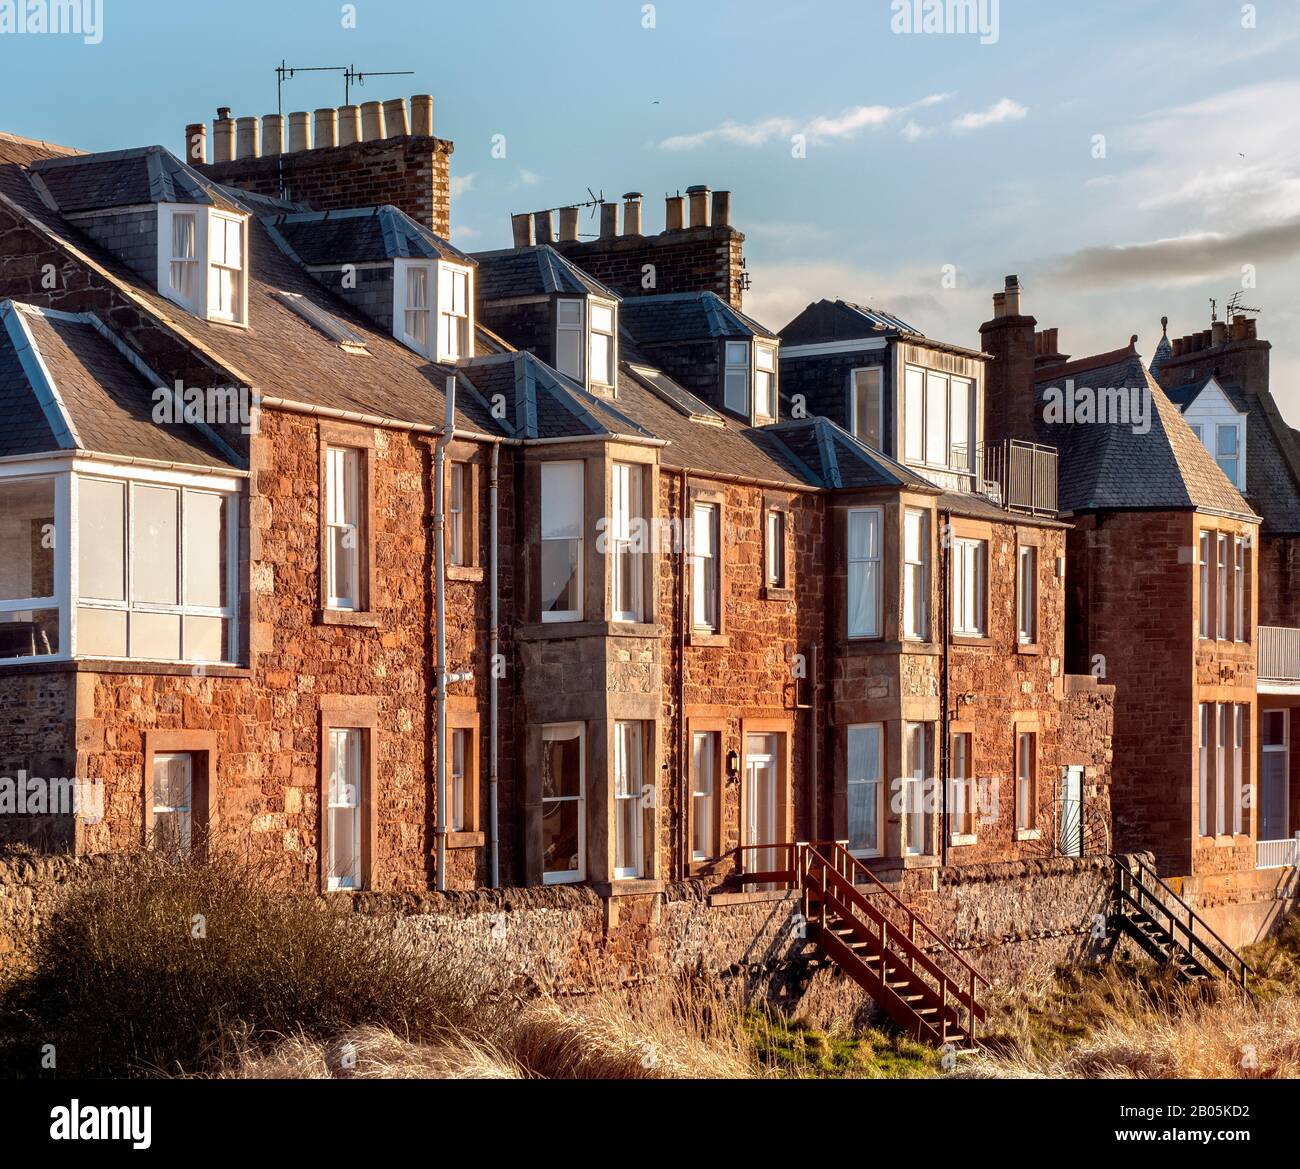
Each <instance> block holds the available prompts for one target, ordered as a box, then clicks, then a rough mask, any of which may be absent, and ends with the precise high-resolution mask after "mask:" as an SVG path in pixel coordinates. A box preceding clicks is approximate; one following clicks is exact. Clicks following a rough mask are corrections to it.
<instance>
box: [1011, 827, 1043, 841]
mask: <svg viewBox="0 0 1300 1169" xmlns="http://www.w3.org/2000/svg"><path fill="white" fill-rule="evenodd" d="M1016 839H1017V840H1042V839H1043V830H1042V829H1041V828H1017V829H1016Z"/></svg>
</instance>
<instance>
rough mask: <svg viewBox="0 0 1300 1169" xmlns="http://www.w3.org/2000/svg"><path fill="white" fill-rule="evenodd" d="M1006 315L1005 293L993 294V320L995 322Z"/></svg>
mask: <svg viewBox="0 0 1300 1169" xmlns="http://www.w3.org/2000/svg"><path fill="white" fill-rule="evenodd" d="M1006 315H1007V294H1006V293H1005V292H995V293H994V294H993V319H994V320H995V321H996V320H998V319H999V318H1001V317H1005V316H1006Z"/></svg>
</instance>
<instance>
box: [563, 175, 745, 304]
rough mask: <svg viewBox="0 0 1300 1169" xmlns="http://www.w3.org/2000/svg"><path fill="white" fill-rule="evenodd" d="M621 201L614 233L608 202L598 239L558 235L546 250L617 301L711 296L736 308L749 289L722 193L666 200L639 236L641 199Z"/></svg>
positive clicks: (697, 191) (690, 193) (698, 190)
mask: <svg viewBox="0 0 1300 1169" xmlns="http://www.w3.org/2000/svg"><path fill="white" fill-rule="evenodd" d="M623 200H624V202H623V230H622V233H621V234H620V233H619V231H618V208H617V206H616V205H615V204H612V203H610V204H605V205H604V207H602V211H601V220H600V224H601V227H600V236H599V238H597V239H589V240H582V239H572V238H566V237H565V235H564V232H563V231H561V233H560V234H561V238H560V239H559V240H558V241H556V242H555V243H553V245H552V246H553V247H554V248H555V249H556V250H557V251H559V252H561V253H562V254H563V255H564V256H566V257H567V258H568V259H570V260H572V261H573V262H574V263H575V264H577V265H578V266H579V267H580V268H582V269H584V270H585V271H586V272H588V273H590V274H591V275H592V276H594V277H595V278H596V279H597V280H599V281H600V282H601V283H602V284H607V285H608V286H609V287H610V288H612V289H614V290H615V291H616V292H618V293H621V294H622V295H623V296H653V295H655V294H659V293H669V292H716V293H717V294H718V295H719V296H720V297H722V299H723V300H726V301H728V302H730V303H731V304H732V305H734V306H735V307H736V308H740V307H741V302H742V300H743V297H744V292H745V288H746V287H747V285H748V276H747V274H746V273H745V258H744V243H745V237H744V235H742V234H741V233H740V232H739V231H737V230H736V229H735V228H734V227H732V226H731V193H730V192H729V191H710V190H709V188H708V187H706V186H693V187H691V188H689V189H688V190H687V192H686V195H685V196H682V195H678V194H672V195H669V196H668V197H667V199H666V200H665V204H664V221H665V229H664V230H663V231H662V232H660V233H659V234H658V235H643V234H642V205H641V196H640V194H638V193H636V192H632V193H630V194H627V195H624V196H623ZM688 205H689V206H688ZM538 242H543V241H542V240H541V238H540V236H539V237H538Z"/></svg>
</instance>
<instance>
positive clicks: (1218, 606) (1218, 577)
mask: <svg viewBox="0 0 1300 1169" xmlns="http://www.w3.org/2000/svg"><path fill="white" fill-rule="evenodd" d="M1214 544H1215V548H1216V549H1217V559H1216V560H1215V569H1214V584H1215V590H1214V592H1215V606H1214V609H1215V613H1216V614H1217V617H1218V620H1217V621H1216V626H1217V628H1216V629H1215V633H1216V635H1217V638H1216V640H1218V641H1230V640H1232V635H1231V631H1230V630H1229V629H1228V619H1229V615H1230V613H1231V610H1230V609H1229V608H1228V602H1229V597H1230V595H1231V585H1232V565H1231V564H1230V563H1229V562H1230V560H1231V558H1232V537H1231V536H1229V535H1228V533H1227V532H1216V533H1215V538H1214Z"/></svg>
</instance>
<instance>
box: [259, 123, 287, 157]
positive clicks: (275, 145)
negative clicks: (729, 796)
mask: <svg viewBox="0 0 1300 1169" xmlns="http://www.w3.org/2000/svg"><path fill="white" fill-rule="evenodd" d="M283 153H284V115H283V114H263V115H262V157H263V158H273V157H275V156H276V155H277V154H283Z"/></svg>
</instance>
